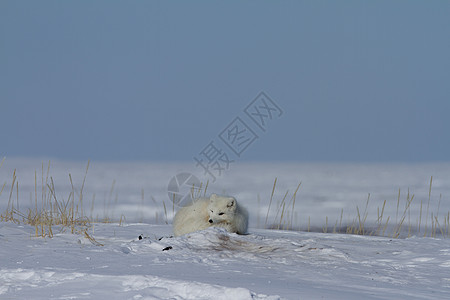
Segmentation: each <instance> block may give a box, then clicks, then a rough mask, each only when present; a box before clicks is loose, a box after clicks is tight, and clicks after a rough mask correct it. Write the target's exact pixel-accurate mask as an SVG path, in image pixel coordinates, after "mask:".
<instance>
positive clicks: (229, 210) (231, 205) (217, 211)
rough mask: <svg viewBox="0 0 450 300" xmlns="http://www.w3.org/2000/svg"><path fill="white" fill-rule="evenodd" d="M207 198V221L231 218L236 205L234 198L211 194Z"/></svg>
mask: <svg viewBox="0 0 450 300" xmlns="http://www.w3.org/2000/svg"><path fill="white" fill-rule="evenodd" d="M209 200H210V202H209V205H208V213H209V220H208V221H209V223H211V224H216V223H221V222H226V221H229V220H232V219H233V217H234V213H235V212H236V206H237V205H236V199H234V198H233V197H223V196H218V195H216V194H212V195H211V197H210V198H209Z"/></svg>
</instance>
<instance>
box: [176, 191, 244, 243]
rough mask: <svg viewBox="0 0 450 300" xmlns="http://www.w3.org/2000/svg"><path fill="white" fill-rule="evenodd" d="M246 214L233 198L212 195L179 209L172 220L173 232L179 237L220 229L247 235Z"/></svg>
mask: <svg viewBox="0 0 450 300" xmlns="http://www.w3.org/2000/svg"><path fill="white" fill-rule="evenodd" d="M247 226H248V212H247V210H246V209H245V208H243V207H241V206H240V205H238V203H237V201H236V199H235V198H233V197H229V196H218V195H216V194H212V195H211V196H210V197H209V198H199V199H196V200H195V201H194V202H193V203H192V204H191V205H189V206H185V207H183V208H181V209H180V210H179V211H178V212H177V214H176V215H175V218H174V220H173V232H174V234H175V236H180V235H183V234H186V233H189V232H194V231H197V230H203V229H206V228H208V227H222V228H225V229H226V230H227V231H229V232H234V233H238V234H245V233H247Z"/></svg>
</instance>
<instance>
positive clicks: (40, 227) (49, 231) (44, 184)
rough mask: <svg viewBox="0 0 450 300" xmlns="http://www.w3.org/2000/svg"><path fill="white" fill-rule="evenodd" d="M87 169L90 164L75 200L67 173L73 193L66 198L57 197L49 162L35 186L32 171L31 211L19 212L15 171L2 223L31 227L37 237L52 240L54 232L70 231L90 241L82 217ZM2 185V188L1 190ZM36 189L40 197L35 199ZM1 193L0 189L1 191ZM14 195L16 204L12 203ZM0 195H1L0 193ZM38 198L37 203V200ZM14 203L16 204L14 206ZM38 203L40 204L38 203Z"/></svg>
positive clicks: (87, 225)
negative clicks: (32, 204) (50, 238)
mask: <svg viewBox="0 0 450 300" xmlns="http://www.w3.org/2000/svg"><path fill="white" fill-rule="evenodd" d="M88 169H89V162H88V164H87V166H86V172H85V174H84V178H83V183H82V186H81V189H80V190H79V196H78V197H77V198H76V197H75V194H76V190H75V187H74V185H73V181H72V176H71V174H69V181H70V183H71V186H72V191H71V192H70V194H69V195H68V197H67V199H61V198H58V197H57V196H56V195H57V193H56V188H55V183H54V180H53V178H52V177H51V176H50V175H49V174H50V162H49V163H48V166H47V168H44V164H43V163H42V169H41V182H40V186H39V187H38V176H37V172H35V176H34V182H35V189H34V209H28V210H27V211H26V212H22V211H21V210H20V209H19V182H18V180H17V177H16V171H15V170H14V172H13V176H12V184H11V190H10V193H9V200H8V206H7V208H6V210H5V212H4V213H2V214H1V215H0V218H1V221H4V222H14V223H17V224H19V223H22V224H27V225H31V226H33V227H34V235H35V236H36V237H53V235H54V231H55V229H56V230H58V231H59V232H66V231H69V232H70V233H77V234H83V235H84V236H86V237H88V239H89V240H91V241H93V240H94V238H93V237H92V236H90V235H89V234H88V230H89V228H90V227H91V221H90V219H89V218H88V217H86V216H85V215H84V211H83V189H84V185H85V182H86V176H87V172H88ZM4 186H5V185H3V187H4ZM38 188H39V191H40V195H39V196H38V194H39V193H38ZM2 190H3V189H2ZM14 194H16V201H14ZM0 195H1V193H0ZM38 198H40V200H38ZM14 202H16V204H14ZM39 202H40V203H39Z"/></svg>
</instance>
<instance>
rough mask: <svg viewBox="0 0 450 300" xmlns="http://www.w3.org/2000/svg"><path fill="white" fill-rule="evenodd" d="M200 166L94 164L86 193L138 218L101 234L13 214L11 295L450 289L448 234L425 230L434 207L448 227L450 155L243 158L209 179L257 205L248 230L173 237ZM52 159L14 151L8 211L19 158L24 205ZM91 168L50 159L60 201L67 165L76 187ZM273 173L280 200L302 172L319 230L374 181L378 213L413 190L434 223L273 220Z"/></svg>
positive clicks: (6, 240) (430, 293)
mask: <svg viewBox="0 0 450 300" xmlns="http://www.w3.org/2000/svg"><path fill="white" fill-rule="evenodd" d="M192 165H193V164H189V163H187V164H178V163H95V162H92V163H91V165H90V167H89V171H88V175H87V177H86V184H85V187H84V191H83V197H84V200H83V203H84V209H85V211H86V215H92V216H93V217H95V216H99V217H104V216H108V217H109V218H113V219H118V218H119V217H120V216H121V215H124V216H125V217H126V222H125V223H124V225H123V226H119V225H118V224H95V226H94V227H93V228H91V229H90V231H89V233H90V234H91V236H93V237H94V238H95V239H96V241H97V242H98V243H92V242H91V241H90V240H89V239H87V238H86V237H85V236H83V235H80V234H69V233H68V232H67V230H66V231H62V232H59V231H58V228H54V229H53V232H54V237H53V238H36V237H34V236H33V235H34V228H33V227H30V226H27V225H23V224H21V225H17V224H13V223H6V222H1V223H0V299H362V298H366V299H448V298H449V296H448V295H449V294H450V239H449V238H448V235H444V236H439V235H438V236H437V238H430V237H427V238H424V237H423V231H424V227H425V226H427V227H428V232H430V230H431V221H430V220H431V214H432V213H433V217H438V219H439V220H440V222H441V223H440V224H441V225H443V224H444V221H443V218H444V217H445V216H446V215H447V214H448V211H449V210H450V203H449V200H448V197H449V196H450V180H449V179H450V164H418V165H414V164H412V165H405V164H287V163H285V164H256V163H255V164H237V165H236V166H233V168H232V169H231V170H230V171H229V172H228V173H227V174H225V175H223V176H222V177H220V178H218V179H217V181H216V182H215V183H210V185H209V187H208V193H212V192H216V193H226V194H230V195H233V196H235V197H236V198H237V199H238V201H239V202H240V203H241V204H243V205H244V206H246V207H247V208H248V209H249V211H250V230H249V234H248V235H245V236H238V235H235V234H228V233H226V232H224V231H221V230H219V229H209V230H207V231H204V232H198V233H193V234H189V235H186V236H182V237H178V238H173V237H171V235H172V228H171V225H170V223H171V219H172V216H173V207H171V203H170V199H169V198H168V196H167V184H168V182H169V180H170V178H171V177H172V176H174V175H176V174H177V173H179V172H182V171H188V172H193V173H194V172H198V170H195V168H193V169H192V167H193V166H192ZM41 166H42V163H41V162H40V161H36V160H18V159H7V160H6V161H5V162H4V164H3V166H2V167H1V168H0V188H1V187H2V186H3V183H6V184H5V187H4V189H3V192H2V194H1V195H0V212H2V213H3V211H4V210H5V209H6V207H7V205H8V202H9V199H10V198H9V197H10V193H11V182H12V174H13V172H14V169H16V176H17V180H16V182H18V186H15V188H14V189H12V194H11V195H12V196H11V199H12V201H13V202H14V203H15V207H17V206H19V208H20V210H21V211H25V210H26V209H27V208H33V207H34V206H35V199H36V198H37V199H39V201H40V200H41V197H42V195H41V186H42V184H41V180H42V179H41V177H42V176H41V174H42V167H41ZM85 168H86V164H85V163H79V162H64V161H52V166H51V171H50V176H51V177H52V179H53V180H54V185H55V192H56V194H57V197H58V199H67V198H68V196H69V194H70V192H71V190H72V187H71V185H70V181H69V177H68V174H69V173H70V174H71V177H72V178H73V182H74V186H75V192H76V197H77V198H78V196H79V193H80V190H81V185H82V181H83V177H84V172H85ZM44 169H45V171H44V173H46V170H47V165H46V163H45V167H44ZM35 171H36V182H37V187H36V186H35ZM200 175H201V174H200ZM200 175H199V177H200ZM431 176H433V181H432V192H431V195H429V183H430V178H431ZM44 177H45V175H44ZM275 177H277V178H278V179H277V182H278V183H277V188H276V191H275V195H274V202H273V203H272V206H273V207H277V205H279V203H280V201H281V199H282V198H283V195H284V194H285V192H286V191H287V190H289V191H290V195H291V194H292V192H293V191H294V190H295V188H296V187H297V185H298V183H299V182H300V181H301V182H302V185H301V188H300V190H299V192H298V195H297V202H296V206H295V210H294V215H293V224H292V225H295V227H297V228H303V229H305V228H307V224H308V219H309V220H310V223H311V225H312V226H317V227H319V228H322V227H323V226H324V224H325V222H326V221H325V220H326V219H327V217H328V220H329V223H330V224H333V223H334V222H335V220H337V219H339V218H340V214H341V209H344V216H343V223H350V222H351V221H352V220H353V219H354V218H355V217H356V206H358V207H359V208H360V210H364V206H365V203H366V202H367V198H368V194H369V193H370V202H369V207H368V212H369V213H368V219H376V218H377V207H380V206H381V204H382V202H383V201H384V200H386V201H387V204H386V208H385V214H386V216H387V215H389V216H390V218H391V220H395V219H396V218H397V219H398V218H400V217H401V215H402V213H403V209H402V208H404V206H405V199H406V198H407V193H408V190H409V192H410V195H412V194H414V201H413V202H412V204H411V208H410V210H409V212H408V219H409V220H410V223H411V224H413V225H417V222H418V219H419V211H420V204H421V203H422V204H423V216H422V221H421V222H422V223H421V225H422V229H421V230H422V231H421V232H420V233H418V232H413V234H412V237H411V238H406V239H392V238H391V237H389V236H388V235H386V237H373V236H354V235H344V234H324V233H313V232H304V231H299V232H294V231H277V230H267V229H263V228H264V227H265V218H266V213H267V209H268V204H269V198H270V194H271V192H272V187H273V181H274V178H275ZM399 189H400V193H401V197H400V199H401V202H400V208H399V210H397V199H398V193H399ZM17 190H19V194H18V195H17ZM428 201H429V203H430V204H429V206H428ZM92 202H93V204H94V205H93V206H92ZM38 203H39V202H38ZM164 205H166V211H167V213H166V212H165V211H164V208H163V206H164ZM92 207H94V209H91V208H92ZM427 208H428V210H429V214H428V215H426V214H425V211H426V210H427ZM175 209H176V208H175ZM397 211H399V212H400V213H397ZM275 212H276V211H273V212H271V214H269V223H271V222H272V221H270V220H275V219H276V218H275ZM166 221H167V223H169V224H168V225H166V224H165V222H166ZM392 222H394V221H392ZM405 222H406V221H405ZM425 222H427V223H425ZM155 223H157V224H156V225H155ZM272 223H273V222H272ZM368 223H369V222H368ZM158 224H159V225H158ZM415 230H417V228H415ZM140 235H142V236H143V237H144V238H143V239H141V240H139V239H138V237H139V236H140ZM100 244H101V245H100Z"/></svg>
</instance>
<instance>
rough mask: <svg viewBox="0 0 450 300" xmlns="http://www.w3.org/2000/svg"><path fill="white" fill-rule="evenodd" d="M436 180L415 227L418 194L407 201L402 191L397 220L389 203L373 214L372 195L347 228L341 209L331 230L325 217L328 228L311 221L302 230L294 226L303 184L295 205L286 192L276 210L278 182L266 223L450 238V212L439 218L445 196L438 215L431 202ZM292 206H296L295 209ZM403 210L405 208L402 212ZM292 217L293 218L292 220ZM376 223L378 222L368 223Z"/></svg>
mask: <svg viewBox="0 0 450 300" xmlns="http://www.w3.org/2000/svg"><path fill="white" fill-rule="evenodd" d="M432 182H433V177H431V179H430V184H429V189H428V202H427V206H426V212H425V214H424V213H423V207H424V205H423V199H421V201H420V210H419V213H418V216H417V221H416V223H415V224H414V221H413V218H414V216H413V215H412V213H411V208H412V205H413V203H414V200H415V196H414V194H411V193H410V191H409V189H408V191H407V194H406V197H405V198H404V200H403V199H402V197H401V190H400V189H399V191H398V195H397V199H396V208H395V216H393V217H392V216H387V215H386V203H387V201H386V200H384V201H383V202H382V204H381V206H378V207H377V208H376V211H375V212H374V211H373V210H370V204H371V202H373V200H372V199H371V197H370V194H369V195H368V197H367V200H366V203H365V205H364V206H363V207H364V209H363V210H361V209H360V207H359V206H356V212H355V215H356V216H355V217H353V218H350V220H351V221H350V222H348V223H347V224H344V223H343V219H344V209H341V212H340V218H339V219H337V220H336V221H335V222H333V223H331V224H334V225H331V226H330V222H329V218H328V216H324V218H325V220H324V223H325V225H324V226H322V227H321V228H317V227H315V228H312V227H311V217H308V219H307V227H306V228H304V227H301V226H299V225H298V223H297V224H294V223H293V221H292V220H293V215H294V214H296V212H295V199H296V195H297V192H298V190H299V188H300V185H301V183H300V184H299V185H298V186H297V188H296V190H295V192H294V193H293V194H292V197H291V202H290V203H289V205H287V204H286V199H287V198H288V197H289V190H288V191H286V192H285V193H284V194H283V196H282V198H281V201H280V202H279V204H278V205H277V206H275V209H274V208H273V205H272V202H273V198H274V194H275V188H276V184H277V179H276V178H275V181H274V185H273V188H272V193H271V195H270V199H269V204H268V210H267V213H266V223H265V228H270V229H282V230H300V231H320V232H323V233H328V232H332V233H345V234H357V235H369V236H370V235H376V236H385V237H391V238H400V237H411V236H413V235H416V236H423V237H433V238H436V237H442V238H447V237H449V236H450V212H447V214H446V215H444V216H443V217H440V218H439V209H440V203H441V199H442V195H440V197H439V202H438V205H437V208H436V209H437V210H436V211H437V212H436V213H434V212H432V207H431V202H432V197H431V191H432ZM291 204H292V205H291ZM402 207H403V208H402ZM270 215H274V216H275V217H274V219H273V221H272V222H268V220H269V218H270ZM289 216H290V217H289ZM371 216H376V218H373V219H372V218H370V217H371ZM368 220H374V221H370V222H369V221H368ZM428 220H430V223H431V224H430V225H431V230H429V228H428ZM423 221H425V224H424V225H425V226H423V224H422V223H423Z"/></svg>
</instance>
